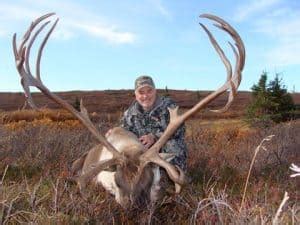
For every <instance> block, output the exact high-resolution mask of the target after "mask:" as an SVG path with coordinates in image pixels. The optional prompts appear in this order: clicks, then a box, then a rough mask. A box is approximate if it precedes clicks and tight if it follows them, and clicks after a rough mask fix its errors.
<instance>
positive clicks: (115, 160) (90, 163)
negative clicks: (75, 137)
mask: <svg viewBox="0 0 300 225" xmlns="http://www.w3.org/2000/svg"><path fill="white" fill-rule="evenodd" d="M53 15H54V13H49V14H46V15H44V16H41V17H39V18H37V19H36V20H34V21H33V22H32V23H31V25H30V26H29V28H28V30H27V31H26V32H25V34H24V36H23V38H22V40H21V41H20V43H19V45H17V42H16V34H14V36H13V51H14V56H15V62H16V67H17V70H18V72H19V74H20V76H21V84H22V86H23V89H24V92H25V97H26V99H27V102H28V103H29V104H30V106H31V107H33V108H37V107H36V105H35V104H34V101H33V99H32V97H31V93H30V86H34V87H36V88H38V89H39V90H40V91H41V92H42V93H43V94H44V95H45V96H47V97H48V98H50V99H51V100H53V101H54V102H56V103H58V104H59V105H61V106H62V107H63V108H64V109H67V110H68V111H69V112H71V113H72V114H73V115H74V116H75V117H76V118H78V119H79V120H80V121H81V123H82V124H83V125H84V126H85V127H86V128H87V129H88V130H89V131H90V132H91V133H92V135H93V136H94V137H95V138H96V139H97V141H98V142H99V143H100V144H99V145H97V146H95V147H94V148H92V149H91V150H90V151H89V152H88V153H85V154H84V155H83V156H82V157H80V158H79V159H78V160H76V161H75V163H74V164H73V169H74V170H77V169H78V168H80V169H81V173H80V175H79V176H78V178H77V183H78V186H79V188H80V190H83V189H84V188H85V186H86V184H87V183H88V182H89V181H91V180H94V181H95V182H96V183H101V184H102V185H103V186H104V188H105V189H107V190H108V191H110V192H111V193H112V194H114V195H115V198H116V200H117V202H119V203H120V204H121V205H122V206H124V207H127V206H128V205H135V204H137V203H139V202H144V199H146V202H147V200H150V201H154V200H155V199H156V192H157V190H158V189H159V185H158V183H159V179H160V174H159V168H163V169H165V171H166V172H167V174H168V176H169V178H170V179H171V180H172V181H173V182H174V184H175V191H176V193H179V192H180V190H181V187H182V186H183V185H184V184H185V183H186V176H185V174H184V172H183V171H182V170H181V169H180V168H179V167H177V166H174V165H172V164H171V163H169V159H170V158H172V156H174V155H172V154H163V153H160V152H159V151H160V149H161V148H162V147H163V146H164V145H165V144H166V142H167V141H168V139H169V138H170V137H171V136H172V135H173V134H174V132H175V131H176V130H177V128H178V127H179V126H180V125H181V124H182V123H183V122H184V121H185V120H187V119H188V118H189V117H190V116H192V115H193V114H195V113H196V112H197V111H199V110H200V109H203V108H204V107H205V106H206V105H207V104H208V103H209V102H211V101H213V100H214V99H215V98H217V97H218V96H219V95H221V94H223V93H224V92H227V91H229V97H228V102H227V103H226V105H225V106H224V107H223V108H222V109H219V110H213V111H214V112H224V111H226V110H227V109H228V108H229V107H230V105H231V103H232V101H233V99H234V97H235V96H236V94H237V88H238V87H239V84H240V82H241V72H242V70H243V67H244V63H245V48H244V44H243V42H242V40H241V38H240V36H239V35H238V33H237V32H236V31H235V29H233V28H232V27H231V26H230V25H229V24H228V23H227V22H225V21H224V20H222V19H221V18H219V17H217V16H214V15H210V14H203V15H201V16H200V17H202V18H207V19H210V20H213V21H215V22H216V24H215V26H217V27H218V28H220V29H222V30H224V31H225V32H226V33H228V34H229V35H230V36H231V37H232V39H233V40H234V42H235V45H233V44H231V43H229V44H230V46H231V48H232V50H233V53H234V55H235V60H236V64H235V67H234V69H233V68H232V67H231V63H230V61H229V60H228V59H227V57H226V55H225V54H224V52H223V50H222V49H221V48H220V46H219V45H218V43H217V42H216V40H215V38H214V37H213V35H212V34H211V33H210V31H209V30H208V29H207V28H206V27H205V26H204V25H203V24H201V23H200V25H201V27H202V28H203V29H204V31H205V32H206V33H207V35H208V37H209V39H210V41H211V43H212V45H213V47H214V48H215V50H216V51H217V53H218V54H219V56H220V58H221V60H222V62H223V64H224V65H225V68H226V71H227V80H226V82H225V83H224V84H223V85H222V86H221V87H220V88H218V89H217V90H216V91H214V92H212V93H211V94H209V95H208V96H206V97H205V98H203V99H202V100H200V101H199V102H198V103H197V104H196V105H195V106H194V107H193V108H191V109H190V110H188V111H186V112H185V113H183V114H181V115H179V114H178V107H177V108H175V109H169V113H170V123H169V125H168V127H167V128H166V130H165V132H164V133H163V135H162V136H161V137H160V138H159V140H158V141H157V142H156V143H155V144H154V145H153V146H152V147H151V148H150V149H148V150H145V148H144V146H143V145H142V144H141V143H140V141H139V140H138V138H137V137H136V136H135V135H134V134H132V133H131V132H129V131H126V130H124V129H123V128H114V129H112V132H111V133H110V134H109V135H107V136H106V137H104V136H103V135H102V134H101V133H100V132H99V131H98V130H97V128H96V127H95V126H94V124H93V123H92V122H91V120H90V119H89V114H88V112H87V110H86V108H85V107H84V106H83V104H82V102H81V105H80V111H77V110H76V109H74V108H73V107H72V106H71V105H70V104H69V103H68V102H66V101H64V100H63V99H61V98H60V97H58V96H57V95H55V94H54V93H52V92H51V91H50V90H49V89H48V88H47V87H46V86H45V85H44V84H43V82H42V81H41V76H40V61H41V56H42V52H43V49H44V47H45V45H46V42H47V40H48V38H49V36H50V35H51V33H52V31H53V30H54V28H55V26H56V25H57V22H58V19H56V21H55V22H54V23H53V25H52V26H51V28H50V29H49V31H48V33H47V34H46V36H45V38H44V39H43V41H42V43H41V45H40V47H39V50H38V55H37V61H36V71H35V73H36V74H35V76H34V75H33V74H32V72H31V68H30V64H29V57H30V50H31V46H32V44H33V43H34V41H35V39H36V37H37V36H38V35H39V33H40V32H41V31H42V30H43V29H44V28H45V27H46V26H47V25H48V24H49V23H50V21H46V22H45V20H46V19H48V18H49V17H51V16H53Z"/></svg>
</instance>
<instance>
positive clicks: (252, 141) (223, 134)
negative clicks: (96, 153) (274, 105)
mask: <svg viewBox="0 0 300 225" xmlns="http://www.w3.org/2000/svg"><path fill="white" fill-rule="evenodd" d="M121 114H122V112H121V111H120V112H115V113H112V114H107V113H103V114H99V113H97V114H91V118H92V120H93V122H94V123H95V124H97V126H98V128H99V130H100V131H101V132H102V133H105V132H106V131H107V130H108V129H109V128H111V127H113V126H116V125H117V124H118V120H119V119H120V116H121ZM0 121H1V124H0V137H1V139H0V152H1V155H0V182H1V183H0V221H1V223H3V224H20V223H25V224H27V223H35V224H70V223H71V224H83V223H86V224H229V223H230V224H271V223H272V221H273V220H274V217H275V214H276V211H277V209H278V207H279V204H280V202H281V200H282V198H283V196H284V193H285V191H287V192H288V193H289V197H290V198H289V200H288V201H287V203H286V204H285V205H284V207H283V210H282V212H281V213H280V215H279V222H280V223H283V224H297V223H299V221H300V204H299V202H300V201H299V200H300V190H299V185H300V180H299V179H298V178H290V177H289V175H290V174H291V172H290V171H289V166H290V164H291V163H296V164H297V163H299V159H300V152H299V146H300V139H299V134H300V121H299V120H295V121H288V122H285V123H281V124H277V125H275V126H272V127H266V128H261V127H260V128H258V127H251V126H249V125H248V124H247V123H246V122H245V121H244V119H242V118H237V117H236V116H235V117H234V118H232V117H231V116H230V115H228V119H226V118H219V119H211V118H210V119H209V120H208V119H203V118H202V117H201V114H199V115H198V116H196V117H194V118H192V119H191V120H189V121H188V122H187V123H186V127H187V133H186V141H187V144H188V148H189V154H188V156H189V158H188V175H189V177H190V178H191V183H190V184H189V185H187V186H186V187H185V188H184V190H183V192H182V193H181V194H180V195H172V194H167V195H166V196H165V197H164V198H163V199H161V200H160V201H158V202H157V203H156V204H155V205H152V206H149V207H148V208H144V209H133V210H131V211H129V212H128V211H124V210H123V209H122V208H121V207H120V206H119V205H118V204H117V203H116V202H115V201H114V198H113V197H112V196H110V194H108V193H107V192H105V191H104V189H103V188H101V187H94V186H92V185H89V188H88V193H87V196H88V198H87V199H84V198H82V197H81V195H80V194H79V193H78V190H77V187H76V184H75V183H74V181H73V180H72V179H71V175H70V172H69V168H70V165H71V163H72V161H74V160H75V159H77V158H78V157H79V156H80V155H81V154H83V153H84V152H86V151H88V150H89V149H90V148H91V147H92V146H94V145H95V144H96V141H95V140H94V139H93V138H92V136H91V135H90V133H89V132H88V131H87V130H86V129H85V128H84V127H83V126H81V124H80V123H79V122H78V121H77V120H75V119H74V118H73V117H72V116H71V115H69V114H68V113H67V112H64V111H60V110H49V109H48V110H42V111H39V112H35V111H32V110H19V111H14V112H9V113H8V112H1V113H0ZM270 135H274V137H273V138H270V140H268V141H266V142H264V143H263V145H262V146H261V149H260V151H259V152H258V154H257V156H256V159H255V162H254V164H253V168H252V171H251V174H250V178H249V181H248V183H247V189H246V192H245V196H244V201H243V203H242V198H243V193H244V190H245V184H246V178H247V174H248V172H249V168H250V164H251V160H252V159H253V156H254V151H255V149H256V148H257V146H258V145H259V144H260V143H261V141H262V140H263V139H264V138H266V137H268V136H270Z"/></svg>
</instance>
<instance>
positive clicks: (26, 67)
mask: <svg viewBox="0 0 300 225" xmlns="http://www.w3.org/2000/svg"><path fill="white" fill-rule="evenodd" d="M49 23H50V21H47V22H45V23H44V24H43V25H41V27H40V28H39V29H38V30H37V31H36V32H35V33H34V35H33V36H32V38H31V39H30V41H29V43H28V45H27V48H26V53H25V71H26V72H27V73H28V74H30V75H31V76H33V75H32V73H31V70H30V66H29V59H30V50H31V47H32V44H33V42H34V41H35V39H36V37H37V36H38V35H39V33H40V32H41V31H42V30H43V29H44V27H46V26H47V25H48V24H49Z"/></svg>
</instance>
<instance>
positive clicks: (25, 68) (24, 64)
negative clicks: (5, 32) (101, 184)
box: [13, 13, 125, 165]
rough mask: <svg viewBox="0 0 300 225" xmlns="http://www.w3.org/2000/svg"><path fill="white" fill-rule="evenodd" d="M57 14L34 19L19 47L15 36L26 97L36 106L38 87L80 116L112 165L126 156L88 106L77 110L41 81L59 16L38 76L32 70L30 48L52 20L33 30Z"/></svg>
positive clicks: (18, 64)
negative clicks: (102, 131) (97, 123)
mask: <svg viewBox="0 0 300 225" xmlns="http://www.w3.org/2000/svg"><path fill="white" fill-rule="evenodd" d="M53 15H55V13H49V14H46V15H44V16H41V17H39V18H37V19H36V20H34V21H33V22H32V23H31V25H30V27H29V28H28V30H27V31H26V33H25V34H24V36H23V39H22V41H21V42H20V45H19V47H17V43H16V34H14V36H13V50H14V55H15V61H16V67H17V70H18V72H19V74H20V76H21V83H22V86H23V89H24V92H25V97H26V100H27V101H28V103H29V104H30V106H31V107H33V108H36V105H35V104H34V101H33V99H32V97H31V93H30V86H34V87H37V88H38V89H39V90H40V91H41V92H42V93H43V94H44V95H45V96H47V97H48V98H50V99H52V100H53V101H54V102H56V103H58V104H59V105H61V106H62V107H63V108H65V109H67V110H68V111H69V112H70V113H72V114H73V115H74V116H75V117H76V118H78V119H79V120H80V121H81V123H82V124H83V125H84V126H85V127H86V128H88V130H89V131H90V132H91V133H92V134H93V136H94V137H95V138H96V139H97V140H98V141H99V142H100V143H101V144H103V145H104V146H105V147H106V148H107V149H108V151H110V152H111V153H112V155H113V159H114V160H111V162H109V163H108V162H104V165H107V164H109V165H111V164H112V163H114V164H116V163H121V162H123V161H124V160H125V157H124V156H123V155H122V154H120V153H119V152H118V151H117V150H116V149H115V148H114V147H113V146H112V145H111V144H110V143H109V142H108V141H107V140H106V139H105V138H104V137H103V136H102V135H101V134H100V133H99V131H98V130H97V128H96V127H95V126H94V125H93V123H92V122H91V120H90V118H89V115H88V112H87V110H86V108H85V107H84V106H83V104H82V101H81V102H80V112H79V111H77V110H76V109H75V108H74V107H73V106H71V105H70V104H69V103H68V102H66V101H64V100H63V99H61V98H60V97H58V96H57V95H55V94H54V93H52V92H51V91H50V90H49V89H48V88H47V87H46V86H45V85H44V84H43V83H42V81H41V77H40V63H41V56H42V52H43V49H44V47H45V45H46V43H47V40H48V38H49V36H50V35H51V33H52V31H53V30H54V28H55V26H56V24H57V22H58V20H59V19H58V18H57V19H56V20H55V22H54V24H53V25H52V27H51V28H50V30H49V31H48V33H47V34H46V37H45V38H44V39H43V41H42V43H41V45H40V47H39V51H38V55H37V60H36V76H33V75H32V73H31V70H30V65H29V57H30V50H31V46H32V44H33V43H34V41H35V39H36V37H37V36H38V35H39V33H40V32H41V31H42V30H43V29H44V28H45V27H46V26H47V25H48V24H49V23H50V21H47V22H44V23H43V24H42V25H41V26H40V27H39V29H38V30H37V31H36V32H35V33H34V34H32V33H33V30H34V29H35V27H36V26H38V25H39V24H40V23H41V22H42V21H44V20H45V19H47V18H49V17H51V16H53Z"/></svg>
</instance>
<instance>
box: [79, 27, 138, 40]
mask: <svg viewBox="0 0 300 225" xmlns="http://www.w3.org/2000/svg"><path fill="white" fill-rule="evenodd" d="M74 27H77V28H79V29H82V30H83V31H86V32H87V33H89V34H90V35H92V36H95V37H100V38H103V39H105V40H106V41H108V42H111V43H115V44H126V43H134V41H135V39H136V35H134V34H132V33H130V32H119V31H117V30H116V28H114V27H104V26H100V25H97V24H85V23H77V24H74Z"/></svg>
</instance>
